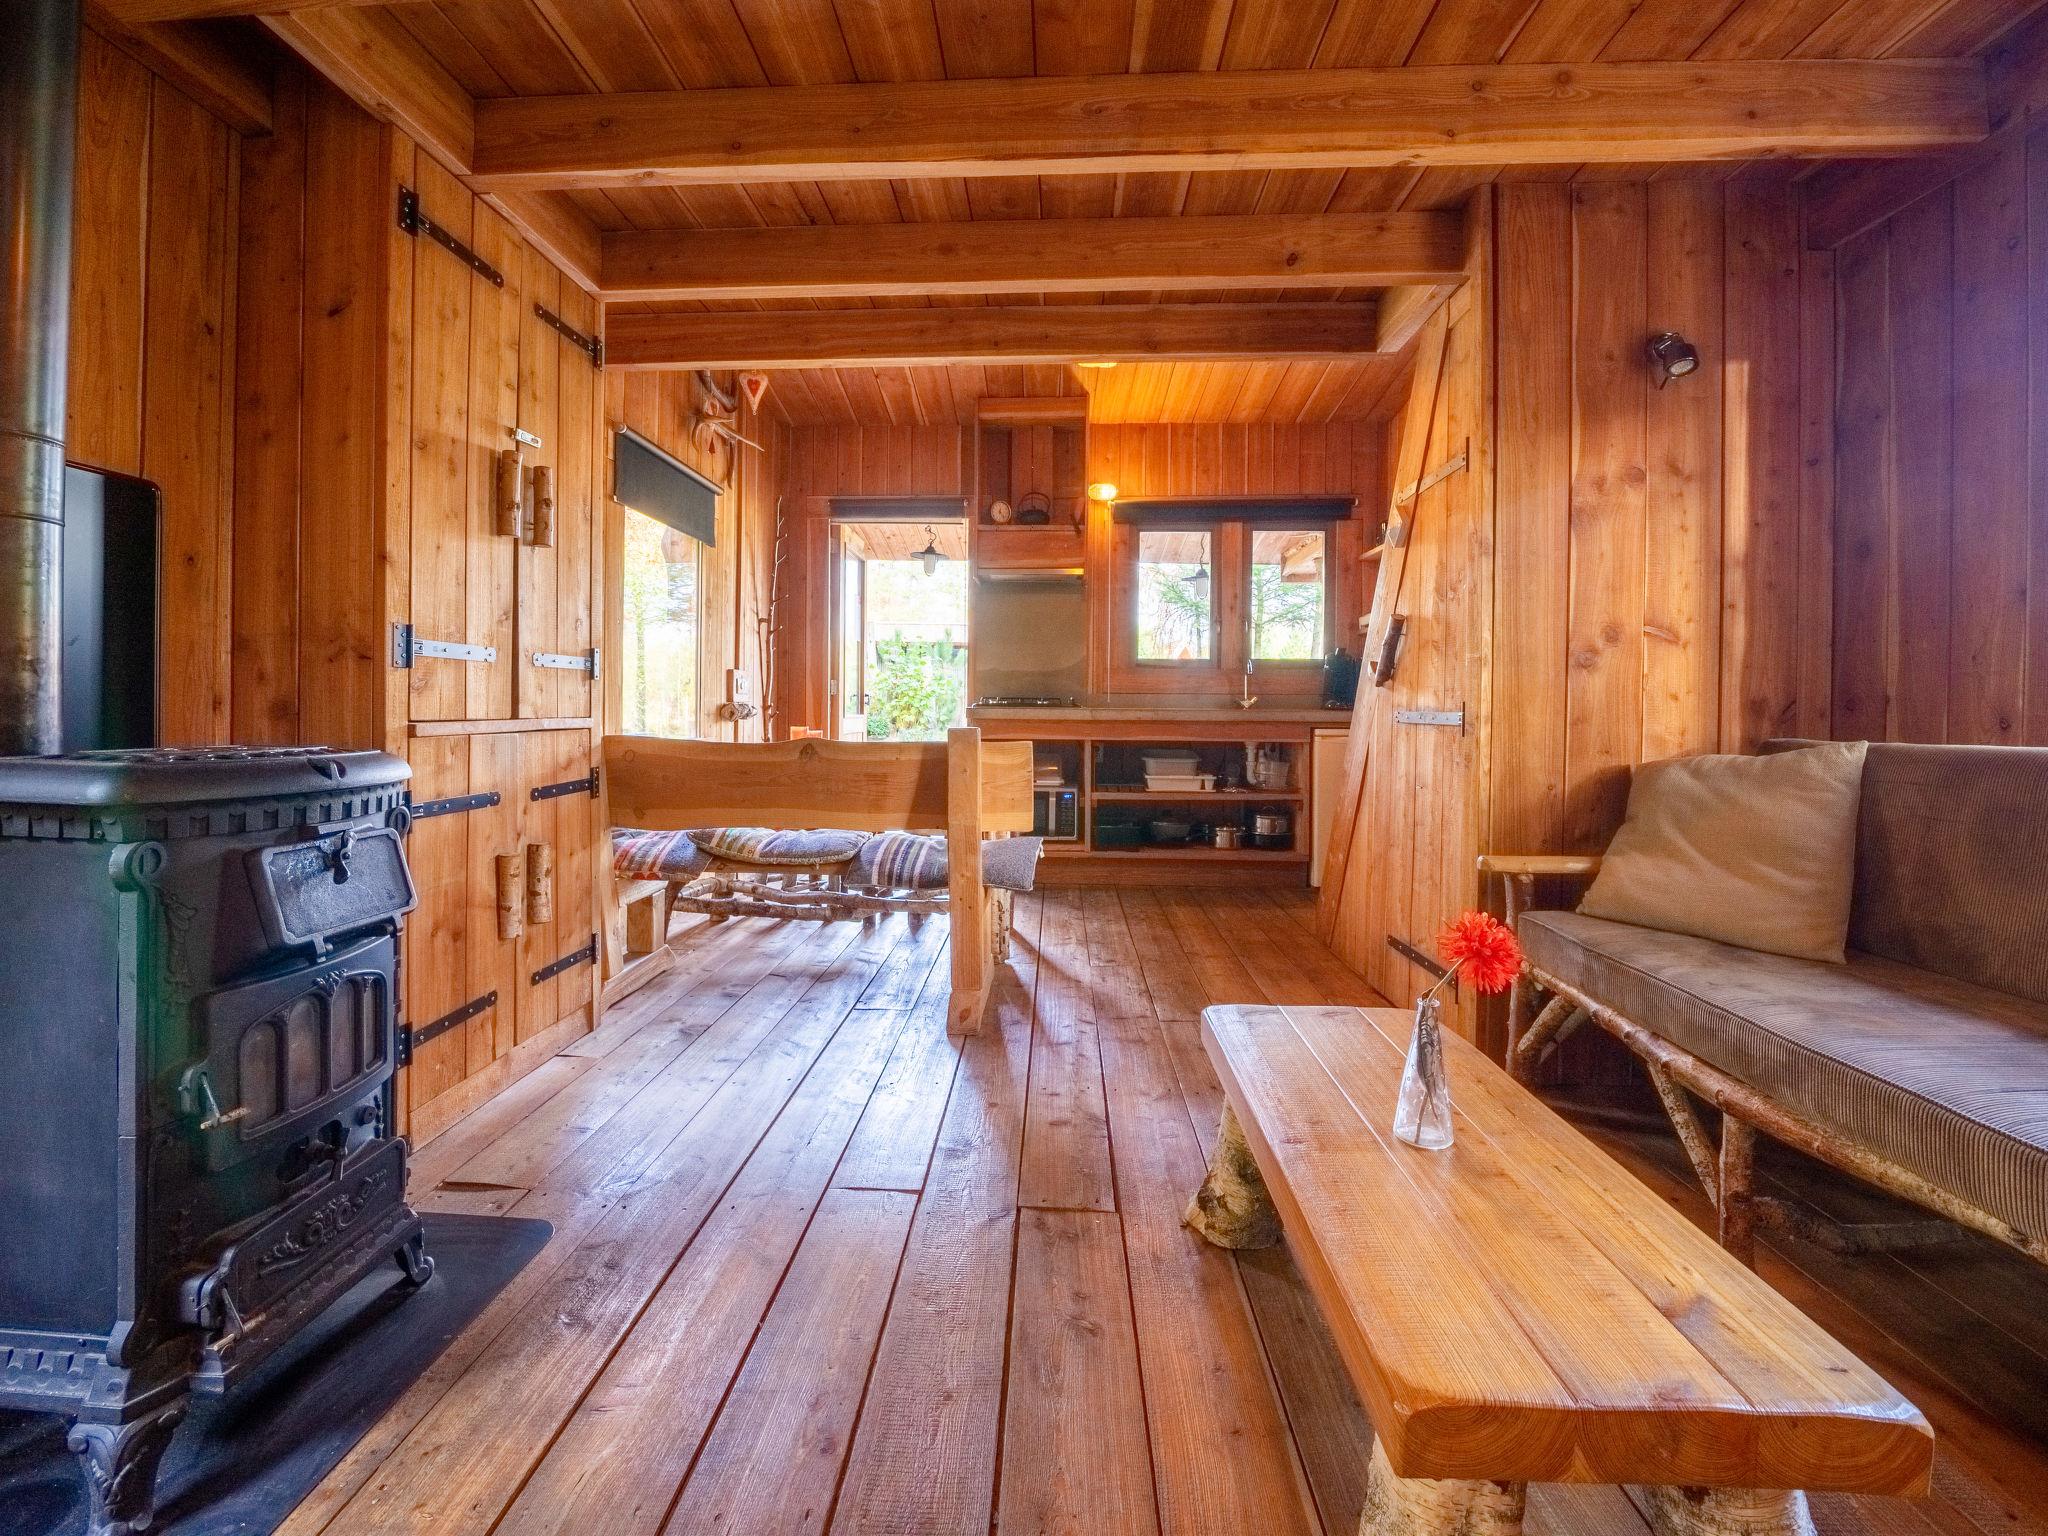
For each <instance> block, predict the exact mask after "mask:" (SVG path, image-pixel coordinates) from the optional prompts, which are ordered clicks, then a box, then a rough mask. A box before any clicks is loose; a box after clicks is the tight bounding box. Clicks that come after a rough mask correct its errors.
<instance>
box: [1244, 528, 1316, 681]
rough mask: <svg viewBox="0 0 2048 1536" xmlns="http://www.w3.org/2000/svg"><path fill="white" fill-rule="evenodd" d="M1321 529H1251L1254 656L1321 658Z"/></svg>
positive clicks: (1300, 658) (1277, 659) (1265, 659)
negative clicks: (1309, 530) (1312, 530)
mask: <svg viewBox="0 0 2048 1536" xmlns="http://www.w3.org/2000/svg"><path fill="white" fill-rule="evenodd" d="M1324 542H1325V537H1324V535H1323V534H1322V533H1321V532H1320V531H1315V532H1308V531H1304V530H1302V529H1298V528H1297V529H1286V528H1259V529H1256V530H1254V531H1253V533H1252V655H1253V657H1255V658H1256V659H1257V660H1259V661H1317V660H1320V659H1321V657H1322V654H1323V594H1324V589H1325V585H1326V584H1325V581H1324V577H1323V570H1324V566H1325V561H1324V559H1323V552H1324Z"/></svg>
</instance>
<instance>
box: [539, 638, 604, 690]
mask: <svg viewBox="0 0 2048 1536" xmlns="http://www.w3.org/2000/svg"><path fill="white" fill-rule="evenodd" d="M533 664H534V665H535V666H536V667H553V668H554V669H556V670H557V671H560V672H588V673H589V674H590V680H591V681H592V682H593V683H594V682H596V681H597V669H598V648H597V647H596V646H594V645H593V646H592V647H591V648H590V649H589V650H587V651H585V652H584V653H583V654H582V655H580V656H574V655H569V654H567V653H565V652H562V651H535V652H534V653H533Z"/></svg>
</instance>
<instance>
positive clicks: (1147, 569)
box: [1137, 528, 1215, 661]
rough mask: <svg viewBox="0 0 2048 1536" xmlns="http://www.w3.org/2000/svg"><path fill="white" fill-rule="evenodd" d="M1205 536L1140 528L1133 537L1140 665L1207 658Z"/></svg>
mask: <svg viewBox="0 0 2048 1536" xmlns="http://www.w3.org/2000/svg"><path fill="white" fill-rule="evenodd" d="M1209 555H1210V550H1209V535H1208V534H1207V533H1201V532H1181V531H1178V530H1174V531H1167V530H1163V529H1149V528H1148V529H1144V530H1142V531H1140V533H1139V534H1138V649H1137V656H1138V660H1140V661H1207V660H1209V659H1210V650H1211V645H1212V640H1211V636H1212V635H1213V633H1214V631H1215V625H1214V624H1213V623H1212V622H1211V617H1210V615H1211V613H1212V611H1213V610H1212V609H1211V607H1210V603H1211V601H1212V599H1211V596H1210V591H1211V588H1212V587H1213V586H1214V582H1213V581H1211V579H1210V576H1211V573H1210V569H1209Z"/></svg>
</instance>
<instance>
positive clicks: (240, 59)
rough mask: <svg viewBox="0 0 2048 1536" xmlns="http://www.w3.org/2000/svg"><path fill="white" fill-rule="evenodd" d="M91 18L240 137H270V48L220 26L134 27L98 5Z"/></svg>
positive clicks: (140, 23)
mask: <svg viewBox="0 0 2048 1536" xmlns="http://www.w3.org/2000/svg"><path fill="white" fill-rule="evenodd" d="M86 18H87V20H88V21H90V22H91V23H92V25H93V26H94V27H96V28H97V29H98V30H99V32H100V34H101V35H102V36H103V37H105V38H106V39H107V40H108V41H109V42H111V43H112V44H113V45H114V46H115V47H117V48H120V49H122V50H123V51H125V52H126V53H128V54H130V55H131V56H132V57H134V58H136V59H138V60H140V61H141V62H142V63H143V64H145V65H146V66H148V67H149V68H150V69H152V70H154V71H155V72H156V73H157V74H159V75H162V76H163V77H164V78H165V79H166V80H168V81H170V82H171V84H173V85H175V86H176V87H178V89H179V90H181V91H183V92H184V93H185V94H186V95H187V96H190V97H191V98H192V99H193V100H194V101H196V102H198V103H199V105H200V106H202V107H204V108H206V110H207V111H209V112H211V113H212V114H213V115H214V116H215V117H217V118H219V119H220V120H221V121H222V122H224V123H226V124H227V125H228V126H229V127H230V128H232V129H234V130H235V132H237V133H242V134H260V133H268V132H270V94H271V78H270V76H271V65H272V63H273V62H274V56H273V55H272V54H271V53H270V52H269V51H268V50H267V49H251V48H248V47H246V46H244V45H243V40H242V39H239V38H236V37H233V36H224V35H223V33H222V29H220V28H217V27H207V26H199V27H167V26H162V25H159V24H157V23H155V22H147V21H138V22H130V21H128V20H127V19H126V18H125V17H123V16H122V15H121V14H120V13H119V12H118V11H116V10H114V9H112V8H109V7H108V6H105V5H102V4H99V3H97V0H95V3H92V4H89V5H88V6H87V7H86Z"/></svg>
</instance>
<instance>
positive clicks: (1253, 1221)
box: [1181, 1104, 1280, 1248]
mask: <svg viewBox="0 0 2048 1536" xmlns="http://www.w3.org/2000/svg"><path fill="white" fill-rule="evenodd" d="M1181 1220H1182V1221H1183V1222H1184V1223H1186V1224H1187V1225H1188V1226H1190V1227H1193V1228H1194V1229H1195V1230H1196V1231H1197V1232H1199V1233H1201V1234H1202V1236H1203V1237H1205V1238H1207V1239H1208V1240H1209V1241H1210V1242H1212V1243H1214V1244H1215V1245H1216V1246H1217V1247H1218V1248H1271V1247H1272V1246H1273V1245H1274V1244H1275V1243H1277V1242H1279V1241H1280V1213H1279V1212H1278V1211H1276V1210H1274V1209H1273V1197H1272V1196H1271V1195H1269V1194H1268V1193H1266V1181H1265V1180H1264V1179H1262V1178H1260V1177H1259V1165H1258V1164H1257V1163H1255V1162H1254V1161H1252V1149H1251V1146H1250V1144H1249V1143H1248V1142H1246V1140H1245V1139H1244V1127H1243V1126H1241V1125H1239V1124H1238V1123H1237V1111H1236V1110H1234V1109H1232V1108H1231V1107H1230V1106H1229V1105H1228V1104H1225V1105H1224V1106H1223V1124H1222V1125H1221V1126H1220V1127H1219V1128H1218V1129H1217V1132H1216V1154H1215V1156H1213V1157H1211V1158H1210V1159H1209V1176H1208V1177H1207V1178H1205V1179H1204V1180H1202V1187H1201V1188H1200V1189H1198V1190H1196V1191H1195V1198H1194V1199H1192V1200H1190V1201H1189V1202H1188V1208H1187V1214H1186V1215H1184V1216H1182V1217H1181Z"/></svg>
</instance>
